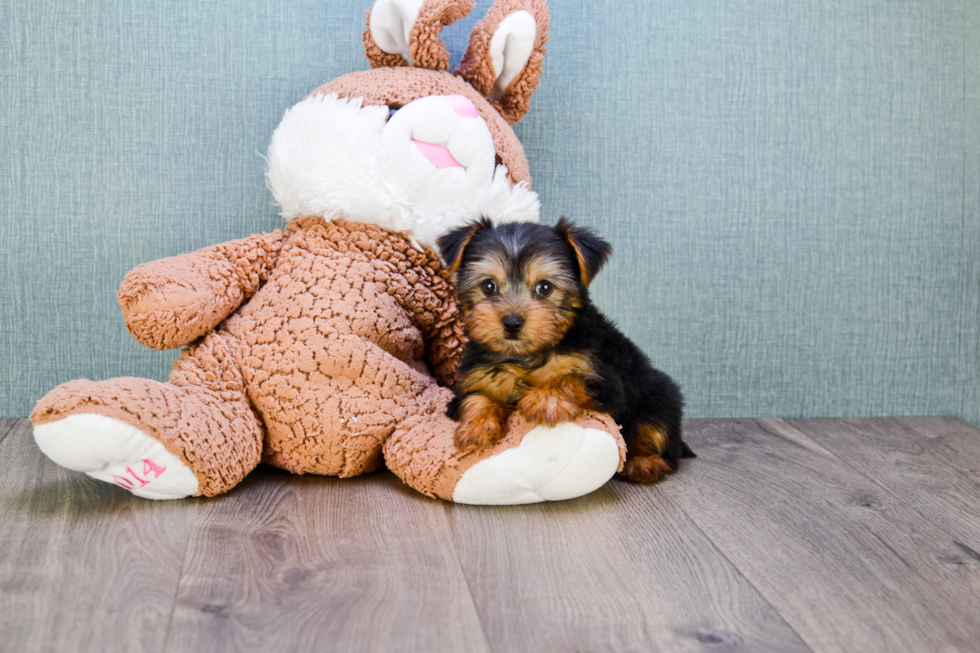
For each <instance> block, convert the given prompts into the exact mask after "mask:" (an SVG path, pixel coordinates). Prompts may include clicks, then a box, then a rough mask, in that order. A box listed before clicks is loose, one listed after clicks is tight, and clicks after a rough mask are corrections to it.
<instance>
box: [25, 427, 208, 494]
mask: <svg viewBox="0 0 980 653" xmlns="http://www.w3.org/2000/svg"><path fill="white" fill-rule="evenodd" d="M34 441H35V442H37V446H38V447H39V448H40V449H41V451H42V452H43V453H44V455H45V456H47V457H48V458H50V459H51V460H53V461H54V462H56V463H58V464H59V465H61V466H62V467H67V468H68V469H73V470H75V471H78V472H85V473H86V474H88V475H89V476H91V477H92V478H94V479H98V480H100V481H105V482H106V483H115V484H116V485H118V486H120V487H122V488H125V489H127V490H129V491H130V492H132V493H133V494H135V495H136V496H138V497H143V498H145V499H183V498H184V497H188V496H190V495H192V494H194V493H196V492H197V486H198V483H197V477H196V476H195V475H194V472H192V471H191V470H190V468H189V467H187V465H185V464H184V463H183V462H181V460H180V459H179V458H178V457H177V456H175V455H173V454H172V453H170V452H169V451H167V449H166V448H165V447H164V446H163V445H162V444H160V442H159V441H158V440H156V439H154V438H151V437H150V436H148V435H146V434H145V433H143V432H142V431H140V430H139V429H137V428H134V427H132V426H130V425H129V424H124V423H122V422H120V421H118V420H114V419H112V418H111V417H106V416H104V415H95V414H89V413H86V414H78V415H69V416H68V417H66V418H64V419H60V420H58V421H57V422H49V423H48V424H41V425H40V426H35V427H34Z"/></svg>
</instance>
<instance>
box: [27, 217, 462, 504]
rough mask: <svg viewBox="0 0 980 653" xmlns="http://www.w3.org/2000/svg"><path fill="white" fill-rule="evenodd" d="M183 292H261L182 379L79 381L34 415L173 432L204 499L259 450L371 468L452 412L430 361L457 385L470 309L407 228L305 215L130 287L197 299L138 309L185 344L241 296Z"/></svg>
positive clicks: (312, 467) (164, 267)
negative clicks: (400, 430)
mask: <svg viewBox="0 0 980 653" xmlns="http://www.w3.org/2000/svg"><path fill="white" fill-rule="evenodd" d="M261 244H264V246H263V245H261ZM245 252H247V254H243V253H245ZM203 260H211V261H213V262H215V265H213V266H212V265H204V264H201V261H203ZM222 262H223V263H226V264H227V265H219V263H222ZM246 262H247V263H246ZM148 269H151V270H152V274H147V270H148ZM215 270H217V271H218V272H220V274H217V273H215ZM232 270H238V271H239V272H240V273H233V272H232ZM263 279H265V283H264V285H261V287H258V285H259V284H260V283H261V282H262V280H263ZM175 286H176V287H177V288H180V289H201V288H210V289H212V290H215V291H216V295H217V296H219V297H228V296H235V297H244V296H246V295H248V294H251V293H254V296H253V297H252V298H251V299H250V300H249V301H248V302H247V303H246V304H245V305H244V306H242V307H241V309H239V310H238V311H237V312H236V313H234V314H233V315H232V316H231V317H229V318H227V319H226V320H225V321H224V322H223V323H222V324H221V325H220V326H219V327H218V329H217V330H216V331H214V332H213V333H211V334H209V335H208V336H207V337H205V338H204V339H203V340H201V341H199V342H196V343H194V344H193V345H191V346H190V347H189V348H188V349H186V350H185V351H184V352H183V354H182V356H181V358H180V360H179V361H177V362H176V363H175V364H174V370H173V372H171V374H170V382H169V383H157V382H155V381H147V380H143V379H128V378H123V379H112V380H110V381H103V382H98V383H95V382H91V381H74V382H71V383H67V384H64V385H61V386H59V387H58V388H55V390H53V391H52V392H51V393H49V394H48V395H47V396H46V397H45V398H44V399H43V400H42V401H41V402H40V403H39V404H38V406H37V408H36V409H35V411H34V414H33V415H32V419H33V420H34V422H35V424H43V423H46V422H51V421H55V420H57V419H61V418H63V417H66V416H68V415H70V414H75V413H97V414H101V415H106V416H108V417H112V418H115V419H118V420H120V421H122V422H125V423H127V424H130V425H132V426H135V427H137V428H139V429H141V430H142V431H143V432H145V433H147V434H149V435H152V436H153V437H155V438H157V439H158V440H160V441H161V442H162V443H163V444H164V446H166V447H167V449H168V450H170V451H171V452H172V453H174V454H176V455H178V456H179V457H180V458H181V459H182V460H183V461H184V462H185V463H186V464H187V465H188V466H189V467H190V468H191V469H192V470H193V471H194V472H195V473H196V474H197V476H198V479H199V481H200V486H201V487H200V493H201V494H205V495H213V494H218V493H220V492H224V491H226V490H227V489H229V488H230V487H232V486H234V485H235V484H236V483H238V482H239V481H240V480H241V479H242V478H243V477H244V475H245V474H246V473H247V472H248V471H249V470H251V469H252V468H253V467H254V466H255V465H256V464H257V463H258V461H259V452H260V451H261V452H262V457H263V458H264V459H265V460H267V461H268V462H270V463H272V464H274V465H276V466H279V467H282V468H283V469H287V470H289V471H292V472H295V473H314V474H330V475H337V476H355V475H358V474H363V473H365V472H369V471H371V470H373V469H375V468H377V467H378V466H379V465H380V464H381V447H382V445H383V444H384V442H385V441H386V440H387V438H388V437H389V436H390V435H391V433H392V432H393V431H394V429H395V427H396V426H397V425H398V424H399V423H401V422H402V421H403V420H405V419H407V418H408V417H409V416H412V415H416V416H418V415H432V414H441V412H442V411H444V410H445V405H446V402H447V401H448V398H449V396H450V392H449V390H447V389H446V388H445V387H441V386H440V385H439V384H438V383H437V381H436V379H434V378H433V377H432V376H430V375H429V374H428V373H427V372H426V371H425V370H427V369H431V370H432V372H433V373H434V374H435V376H436V378H438V381H439V382H441V383H442V384H443V386H450V387H451V386H452V385H453V384H454V383H455V376H456V367H457V365H458V362H459V357H460V355H461V352H462V347H463V330H462V324H461V320H460V315H459V311H458V309H457V306H456V300H455V298H454V296H453V292H452V286H451V284H450V282H449V279H448V273H447V272H446V271H445V270H444V269H443V268H442V265H441V263H440V262H439V259H438V257H437V256H436V255H435V254H434V253H433V252H432V251H431V250H428V249H422V250H420V249H416V248H414V247H413V246H412V244H411V242H410V241H409V240H408V239H407V238H406V237H405V236H404V235H402V234H399V233H393V232H389V231H386V230H384V229H382V228H380V227H376V226H373V225H366V224H360V223H350V222H344V221H340V220H338V221H335V222H325V221H324V220H323V219H321V218H304V219H301V220H296V221H294V222H293V223H291V224H290V226H289V229H288V233H286V234H281V233H279V232H276V233H274V234H266V235H262V236H253V237H251V238H247V239H245V240H242V241H235V242H232V243H226V244H225V245H220V246H217V247H210V248H207V249H204V250H200V251H198V252H194V253H192V254H187V255H184V256H177V257H173V258H169V259H163V260H162V261H157V262H156V263H155V264H153V265H152V266H151V268H147V267H145V266H141V267H140V268H137V269H136V270H134V271H133V272H131V273H130V275H128V276H127V278H126V280H125V282H124V283H123V288H124V289H130V288H133V287H138V288H140V292H139V293H138V295H139V301H140V302H141V305H145V306H156V307H161V306H164V305H165V303H166V301H167V300H168V299H169V298H173V297H175V296H179V297H180V300H181V301H183V302H184V303H183V305H182V307H181V311H179V312H176V313H174V315H176V316H177V317H176V318H175V320H173V321H169V322H168V321H166V320H150V319H144V317H143V316H145V315H146V312H138V311H137V312H130V313H129V314H128V315H129V317H130V319H135V320H137V321H138V325H137V326H135V327H134V326H133V325H131V326H130V328H131V329H132V330H134V331H135V332H137V333H139V334H140V337H141V338H142V339H143V340H146V341H149V342H163V341H166V340H167V339H173V338H174V336H172V335H171V334H174V333H186V329H185V328H183V326H184V325H182V324H181V322H180V320H181V319H182V318H183V317H184V316H194V315H195V314H196V313H202V314H206V315H209V316H211V317H210V318H209V319H214V317H215V316H217V315H219V314H221V313H223V312H224V311H225V309H227V306H228V300H226V299H222V300H221V301H219V302H217V304H215V302H213V301H211V298H210V297H205V296H204V294H203V293H200V292H189V291H188V292H186V293H184V294H182V295H175V291H174V287H175ZM233 289H237V290H233ZM236 292H237V294H236ZM124 297H126V298H128V297H130V294H129V293H126V294H124ZM195 302H196V304H195ZM216 305H217V306H218V307H219V309H218V310H216V309H215V306H216ZM233 308H234V307H233ZM155 310H157V313H156V314H159V311H160V310H162V309H159V308H157V309H155ZM191 319H193V320H194V321H196V322H197V323H200V320H199V319H197V318H196V317H192V318H191ZM202 319H203V318H202ZM263 443H264V446H263Z"/></svg>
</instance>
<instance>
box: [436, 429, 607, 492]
mask: <svg viewBox="0 0 980 653" xmlns="http://www.w3.org/2000/svg"><path fill="white" fill-rule="evenodd" d="M617 467H619V446H618V444H617V443H616V440H615V438H613V436H611V435H609V434H608V433H606V432H605V431H599V430H597V429H589V428H583V427H581V426H579V425H578V424H572V423H566V424H559V425H558V426H555V427H554V428H549V427H547V426H536V427H534V428H533V429H532V430H531V431H529V432H528V433H527V435H525V436H524V439H522V440H521V443H520V444H519V445H517V446H516V447H514V448H513V449H507V450H505V451H502V452H501V453H499V454H497V455H495V456H492V457H490V458H487V459H485V460H481V461H480V462H478V463H476V464H475V465H473V466H472V467H470V468H469V469H468V470H466V471H465V472H464V473H463V475H462V476H461V477H460V479H459V481H457V482H456V487H455V488H454V489H453V501H454V502H455V503H469V504H475V505H484V506H487V505H514V504H521V503H539V502H541V501H561V500H563V499H572V498H574V497H580V496H583V495H586V494H588V493H590V492H592V491H593V490H596V489H598V488H600V487H602V486H603V485H604V484H605V483H606V481H608V480H609V479H610V478H612V476H613V474H615V473H616V468H617Z"/></svg>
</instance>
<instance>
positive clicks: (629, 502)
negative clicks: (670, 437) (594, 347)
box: [445, 461, 809, 651]
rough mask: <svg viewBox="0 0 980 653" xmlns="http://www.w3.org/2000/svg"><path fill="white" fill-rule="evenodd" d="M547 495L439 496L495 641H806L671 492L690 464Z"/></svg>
mask: <svg viewBox="0 0 980 653" xmlns="http://www.w3.org/2000/svg"><path fill="white" fill-rule="evenodd" d="M696 465H697V462H696V461H694V462H693V463H691V464H687V465H685V467H684V471H683V472H682V473H681V474H680V475H678V476H676V477H673V478H671V479H670V480H668V481H665V482H664V483H663V484H661V485H659V486H656V487H650V486H637V485H630V484H626V483H622V482H618V481H614V482H611V483H609V484H608V485H606V487H604V488H602V489H600V490H599V491H597V492H595V493H594V494H592V495H589V496H586V497H583V498H581V499H576V500H572V501H566V502H562V503H554V504H537V505H532V506H515V507H475V506H465V505H454V504H446V506H445V509H446V514H447V516H448V517H449V522H450V527H451V530H452V534H453V540H454V542H455V544H456V548H457V550H458V552H459V556H460V561H461V563H462V566H463V570H464V572H465V573H466V577H467V580H468V582H469V586H470V590H471V592H472V594H473V598H474V600H475V601H476V604H477V606H478V608H479V611H480V618H481V620H482V621H483V625H484V628H485V630H486V633H487V637H488V639H489V640H490V644H491V646H492V648H493V649H494V650H495V651H709V650H711V651H714V650H726V651H736V650H744V651H807V650H809V649H808V648H807V647H806V646H805V645H804V644H803V642H802V641H800V639H799V638H798V637H797V635H796V634H795V633H794V632H793V631H792V630H791V629H790V628H788V627H787V625H786V624H785V623H784V622H783V620H782V619H781V618H780V617H779V616H778V615H777V614H776V613H775V611H774V610H773V609H772V608H771V607H770V606H769V605H768V604H767V603H766V602H765V601H764V600H763V599H762V598H760V596H759V594H758V593H757V592H756V591H755V590H754V589H752V587H751V586H750V585H749V584H748V583H747V582H746V580H745V579H744V578H743V577H742V576H741V575H740V574H739V573H738V572H737V571H736V570H735V569H734V568H733V567H732V565H731V564H730V563H729V562H728V561H727V560H725V559H724V557H723V556H722V555H720V554H719V552H718V551H717V549H715V547H714V546H713V545H712V544H711V543H710V542H709V541H708V540H707V538H705V537H704V535H703V534H702V533H701V532H700V531H699V530H698V529H697V528H696V527H695V525H694V524H693V523H692V522H691V521H690V519H688V518H687V517H686V516H685V515H684V514H683V512H681V510H680V509H679V508H678V506H677V504H676V503H675V502H674V500H673V496H674V495H675V493H676V490H677V488H678V486H679V485H681V484H682V483H683V482H684V475H685V474H686V473H687V469H689V468H691V467H694V466H696Z"/></svg>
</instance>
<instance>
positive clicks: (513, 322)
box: [501, 315, 524, 339]
mask: <svg viewBox="0 0 980 653" xmlns="http://www.w3.org/2000/svg"><path fill="white" fill-rule="evenodd" d="M501 324H503V327H504V333H505V334H506V335H507V337H508V338H510V339H514V338H516V337H517V334H519V333H520V332H521V329H522V328H523V327H524V319H523V318H521V317H518V316H517V315H508V316H507V317H505V318H504V319H503V320H501Z"/></svg>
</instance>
